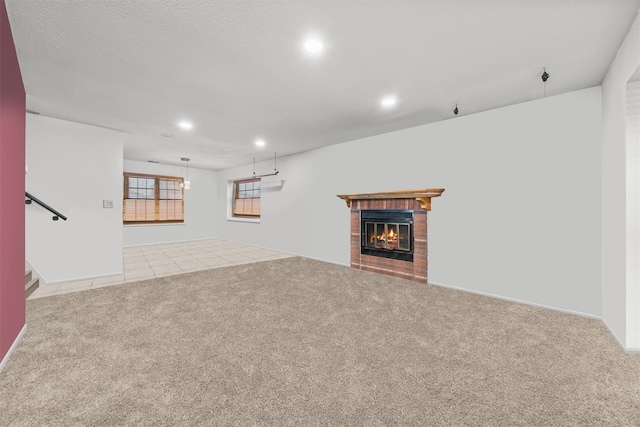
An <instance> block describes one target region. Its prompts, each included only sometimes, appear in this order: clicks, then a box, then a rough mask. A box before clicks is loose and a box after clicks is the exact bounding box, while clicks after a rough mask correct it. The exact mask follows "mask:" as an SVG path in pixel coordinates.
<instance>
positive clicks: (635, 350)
mask: <svg viewBox="0 0 640 427" xmlns="http://www.w3.org/2000/svg"><path fill="white" fill-rule="evenodd" d="M602 323H604V326H606V327H607V329H608V330H609V333H610V334H611V335H613V337H614V338H615V339H616V341H618V344H619V345H620V347H622V350H624V352H625V353H627V354H640V348H633V347H626V346H625V345H624V344H623V343H622V340H621V339H620V337H618V335H616V333H615V332H613V329H611V326H609V324H608V323H607V321H606V320H604V319H602Z"/></svg>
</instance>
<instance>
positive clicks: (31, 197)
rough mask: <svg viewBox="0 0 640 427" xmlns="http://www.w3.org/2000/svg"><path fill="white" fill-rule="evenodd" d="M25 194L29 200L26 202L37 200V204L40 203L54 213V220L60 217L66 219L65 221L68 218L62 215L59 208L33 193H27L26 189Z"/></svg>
mask: <svg viewBox="0 0 640 427" xmlns="http://www.w3.org/2000/svg"><path fill="white" fill-rule="evenodd" d="M24 196H25V197H26V198H27V200H25V201H24V202H25V203H26V204H27V205H30V204H31V202H32V201H33V202H36V203H37V204H39V205H40V206H42V207H43V208H45V209H46V210H48V211H49V212H51V213H52V214H53V218H52V219H53V220H54V221H57V220H58V219H59V218H62V219H64V220H65V221H66V220H67V217H66V216H64V215H62V214H61V213H60V212H58V211H57V210H55V209H53V208H52V207H51V206H49V205H48V204H46V203H45V202H43V201H42V200H40V199H38V198H37V197H34V196H32V195H31V194H29V193H27V192H26V191H25V192H24Z"/></svg>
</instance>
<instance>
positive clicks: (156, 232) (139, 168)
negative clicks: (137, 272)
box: [120, 160, 218, 246]
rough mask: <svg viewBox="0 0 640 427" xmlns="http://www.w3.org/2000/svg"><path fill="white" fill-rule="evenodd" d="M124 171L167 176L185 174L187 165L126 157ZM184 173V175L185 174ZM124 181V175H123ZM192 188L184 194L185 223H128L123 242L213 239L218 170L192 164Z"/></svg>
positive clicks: (141, 242) (147, 243) (139, 242)
mask: <svg viewBox="0 0 640 427" xmlns="http://www.w3.org/2000/svg"><path fill="white" fill-rule="evenodd" d="M124 171H125V172H134V173H146V174H157V175H168V176H184V175H186V169H184V168H183V170H182V171H181V168H180V167H179V166H169V165H162V164H157V163H149V162H138V161H134V160H125V161H124ZM183 174H184V175H183ZM120 180H121V181H120V183H121V185H122V177H121V178H120ZM189 181H191V188H190V189H189V190H185V195H184V211H185V214H184V215H185V219H184V224H158V225H125V226H122V218H121V222H120V225H121V226H122V227H124V245H125V246H136V245H149V244H154V243H165V242H179V241H186V240H200V239H211V238H214V237H216V235H217V232H216V227H217V223H216V215H218V213H217V212H218V210H217V209H216V206H217V203H218V201H217V195H218V189H217V180H216V172H214V171H209V170H204V169H195V168H191V167H190V168H189Z"/></svg>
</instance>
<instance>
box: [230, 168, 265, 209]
mask: <svg viewBox="0 0 640 427" xmlns="http://www.w3.org/2000/svg"><path fill="white" fill-rule="evenodd" d="M260 186H261V182H260V178H254V179H243V180H241V181H234V182H233V216H236V217H246V218H260V192H261V190H260Z"/></svg>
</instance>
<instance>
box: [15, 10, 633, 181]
mask: <svg viewBox="0 0 640 427" xmlns="http://www.w3.org/2000/svg"><path fill="white" fill-rule="evenodd" d="M6 3H7V9H8V13H9V19H10V22H11V26H12V30H13V35H14V40H15V44H16V47H17V52H18V58H19V61H20V67H21V69H22V74H23V79H24V83H25V88H26V92H27V107H28V109H30V110H34V111H37V112H39V113H41V114H42V115H46V116H51V117H58V118H62V119H67V120H72V121H76V122H81V123H89V124H93V125H97V126H103V127H107V128H113V129H118V130H122V131H125V132H126V138H125V145H124V153H125V158H127V159H133V160H143V161H146V160H155V161H159V162H161V163H166V164H175V165H179V164H180V157H190V158H191V159H192V161H191V166H192V167H200V168H206V169H223V168H227V167H231V166H236V165H241V164H249V163H251V161H252V158H253V157H256V159H257V160H258V161H259V160H265V159H268V158H271V157H272V156H273V152H274V151H277V152H278V155H279V156H281V155H287V154H291V153H295V152H301V151H306V150H309V149H313V148H317V147H321V146H325V145H331V144H336V143H340V142H345V141H349V140H353V139H358V138H363V137H366V136H370V135H375V134H380V133H384V132H390V131H394V130H398V129H402V128H406V127H410V126H416V125H421V124H425V123H430V122H435V121H439V120H445V119H450V118H453V117H454V115H453V112H452V111H453V109H454V107H455V104H456V103H457V104H458V108H459V110H460V114H459V115H466V114H471V113H475V112H479V111H484V110H488V109H492V108H497V107H501V106H505V105H510V104H515V103H519V102H524V101H528V100H532V99H536V98H541V97H543V96H544V90H545V87H544V84H543V83H542V80H541V79H540V75H541V74H542V69H543V67H546V69H547V71H548V72H549V74H550V75H551V77H550V79H549V81H548V82H547V84H546V95H547V96H550V95H556V94H560V93H564V92H568V91H573V90H577V89H582V88H587V87H591V86H596V85H599V84H600V83H601V82H602V79H603V77H604V75H605V72H606V70H607V68H608V66H609V64H610V63H611V60H612V59H613V57H614V56H615V53H616V51H617V49H618V47H619V46H620V43H621V42H622V40H623V39H624V36H625V35H626V33H627V32H628V30H629V28H630V26H631V24H632V22H633V20H634V18H635V16H636V14H637V11H638V7H640V0H555V1H552V0H547V1H541V0H491V1H482V0H466V1H462V0H440V1H436V0H433V1H429V0H424V1H418V0H393V1H389V0H335V1H333V0H299V1H285V0H272V1H261V0H235V1H232V0H225V1H220V0H218V1H207V0H181V1H177V0H159V1H151V0H117V1H104V0H84V1H80V0H75V1H74V0H65V1H63V0H7V1H6ZM308 35H316V36H318V37H320V38H321V39H322V40H323V41H324V44H325V50H324V51H323V53H322V54H321V55H320V56H318V57H309V56H308V55H306V54H305V53H304V50H303V48H302V45H303V43H304V40H305V37H307V36H308ZM389 94H391V95H395V96H397V98H398V104H397V106H396V107H395V108H394V109H392V110H384V109H382V108H381V107H380V106H379V101H380V99H381V98H382V97H383V96H385V95H389ZM183 119H186V120H190V121H192V122H193V124H194V128H193V130H192V131H190V132H186V131H183V130H180V129H178V128H177V127H176V123H177V122H178V121H179V120H183ZM167 132H168V133H171V134H174V136H173V137H172V138H165V137H162V136H161V134H162V133H167ZM257 137H262V138H264V139H265V140H266V141H267V146H266V147H264V148H262V149H260V148H258V147H256V146H255V145H254V140H255V139H256V138H257Z"/></svg>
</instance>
